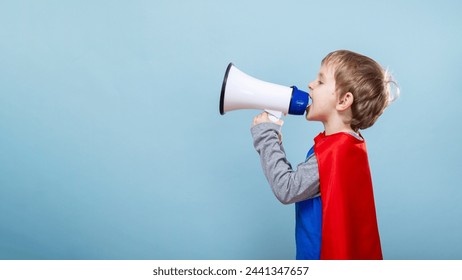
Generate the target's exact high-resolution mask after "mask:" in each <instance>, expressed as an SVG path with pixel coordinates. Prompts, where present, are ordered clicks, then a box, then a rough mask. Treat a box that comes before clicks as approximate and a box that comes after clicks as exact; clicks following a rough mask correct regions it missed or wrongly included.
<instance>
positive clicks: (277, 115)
mask: <svg viewBox="0 0 462 280" xmlns="http://www.w3.org/2000/svg"><path fill="white" fill-rule="evenodd" d="M265 112H267V113H268V118H269V119H270V120H271V121H272V122H277V121H279V119H280V118H281V117H282V112H279V111H274V110H265Z"/></svg>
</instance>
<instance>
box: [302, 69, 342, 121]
mask: <svg viewBox="0 0 462 280" xmlns="http://www.w3.org/2000/svg"><path fill="white" fill-rule="evenodd" d="M308 87H309V89H310V97H311V100H312V103H311V105H310V106H308V108H307V109H306V119H307V120H310V121H321V122H323V123H324V124H325V123H327V122H328V121H329V119H330V116H331V115H332V114H333V113H334V112H335V106H336V104H337V101H338V98H337V94H336V92H335V78H334V68H333V67H332V65H330V64H329V65H325V64H323V65H321V69H320V70H319V73H318V76H317V78H316V80H314V81H312V82H311V83H309V84H308Z"/></svg>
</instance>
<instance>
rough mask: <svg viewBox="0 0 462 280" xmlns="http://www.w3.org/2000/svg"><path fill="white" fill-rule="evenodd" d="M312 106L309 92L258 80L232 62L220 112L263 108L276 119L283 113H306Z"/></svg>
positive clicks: (221, 100)
mask: <svg viewBox="0 0 462 280" xmlns="http://www.w3.org/2000/svg"><path fill="white" fill-rule="evenodd" d="M308 105H309V95H308V93H307V92H304V91H301V90H299V89H297V87H295V86H293V87H286V86H282V85H278V84H273V83H269V82H265V81H261V80H258V79H256V78H254V77H252V76H249V75H247V74H245V73H244V72H242V71H241V70H239V69H237V68H236V67H235V66H234V64H232V63H230V64H229V65H228V68H227V69H226V73H225V77H224V79H223V85H222V87H221V96H220V114H221V115H224V114H225V113H226V112H228V111H232V110H239V109H260V110H265V111H266V112H268V113H269V114H270V115H269V116H270V119H271V120H272V121H277V120H278V119H279V118H281V116H282V114H291V115H303V114H304V113H305V110H306V107H308Z"/></svg>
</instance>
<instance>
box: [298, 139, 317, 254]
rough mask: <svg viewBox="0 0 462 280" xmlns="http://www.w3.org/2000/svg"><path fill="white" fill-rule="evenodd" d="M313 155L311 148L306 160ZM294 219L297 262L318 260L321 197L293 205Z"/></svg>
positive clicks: (312, 148)
mask: <svg viewBox="0 0 462 280" xmlns="http://www.w3.org/2000/svg"><path fill="white" fill-rule="evenodd" d="M313 153H314V147H311V149H310V151H309V152H308V154H307V156H306V158H308V157H310V156H311V155H312V154H313ZM295 217H296V223H295V243H296V247H297V256H296V258H297V260H319V259H320V258H321V230H322V202H321V196H318V197H315V198H311V199H307V200H304V201H300V202H297V203H295Z"/></svg>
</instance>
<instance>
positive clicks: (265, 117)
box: [252, 112, 284, 126]
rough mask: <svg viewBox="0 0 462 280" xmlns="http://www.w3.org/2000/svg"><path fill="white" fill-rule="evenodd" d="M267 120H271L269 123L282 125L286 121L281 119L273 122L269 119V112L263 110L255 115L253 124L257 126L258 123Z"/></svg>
mask: <svg viewBox="0 0 462 280" xmlns="http://www.w3.org/2000/svg"><path fill="white" fill-rule="evenodd" d="M265 122H269V123H275V124H277V125H280V126H282V125H283V124H284V121H283V120H281V119H279V120H278V121H276V122H273V121H271V120H270V119H269V117H268V113H267V112H263V113H261V114H259V115H257V116H255V118H253V125H252V126H255V125H257V124H261V123H265Z"/></svg>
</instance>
